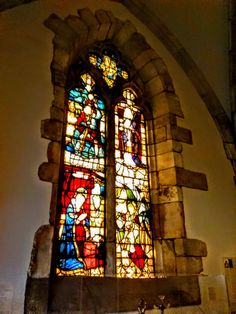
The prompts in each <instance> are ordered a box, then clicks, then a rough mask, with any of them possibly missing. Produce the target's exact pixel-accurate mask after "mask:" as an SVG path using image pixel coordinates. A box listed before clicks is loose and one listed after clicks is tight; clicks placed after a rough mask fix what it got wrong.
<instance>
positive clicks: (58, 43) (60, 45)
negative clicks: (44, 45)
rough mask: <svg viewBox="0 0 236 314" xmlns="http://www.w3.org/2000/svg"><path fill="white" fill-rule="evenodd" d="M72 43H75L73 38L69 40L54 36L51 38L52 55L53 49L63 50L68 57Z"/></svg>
mask: <svg viewBox="0 0 236 314" xmlns="http://www.w3.org/2000/svg"><path fill="white" fill-rule="evenodd" d="M74 43H75V38H74V39H70V38H67V37H63V36H60V35H58V34H56V35H55V36H54V38H53V45H54V55H55V49H60V50H63V51H64V52H66V53H67V54H68V55H70V54H71V52H72V51H73V47H74Z"/></svg>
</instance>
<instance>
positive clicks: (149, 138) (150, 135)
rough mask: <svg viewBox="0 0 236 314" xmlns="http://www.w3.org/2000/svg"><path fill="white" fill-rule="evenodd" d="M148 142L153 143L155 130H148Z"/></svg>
mask: <svg viewBox="0 0 236 314" xmlns="http://www.w3.org/2000/svg"><path fill="white" fill-rule="evenodd" d="M147 143H148V144H153V143H154V134H153V130H147Z"/></svg>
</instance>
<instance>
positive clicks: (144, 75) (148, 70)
mask: <svg viewBox="0 0 236 314" xmlns="http://www.w3.org/2000/svg"><path fill="white" fill-rule="evenodd" d="M139 75H140V77H141V79H142V81H143V82H144V83H147V82H148V81H150V80H151V79H153V78H154V77H155V76H158V69H157V68H156V67H155V64H154V60H150V61H149V62H148V63H145V64H144V66H143V67H142V68H141V69H140V71H139Z"/></svg>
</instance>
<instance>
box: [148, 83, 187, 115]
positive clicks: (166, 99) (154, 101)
mask: <svg viewBox="0 0 236 314" xmlns="http://www.w3.org/2000/svg"><path fill="white" fill-rule="evenodd" d="M162 89H164V88H163V84H162ZM160 92H161V90H160ZM150 102H151V106H152V109H153V117H154V118H157V117H161V116H162V115H166V114H169V113H172V114H174V115H176V116H178V117H181V118H183V116H184V115H183V112H182V109H181V106H180V101H179V98H178V97H177V96H176V94H175V93H168V92H163V93H159V94H158V95H157V94H153V97H152V98H151V99H150Z"/></svg>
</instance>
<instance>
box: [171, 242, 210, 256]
mask: <svg viewBox="0 0 236 314" xmlns="http://www.w3.org/2000/svg"><path fill="white" fill-rule="evenodd" d="M174 242H175V253H176V255H177V256H196V257H203V256H207V247H206V243H204V242H203V241H200V240H197V239H175V241H174Z"/></svg>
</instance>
